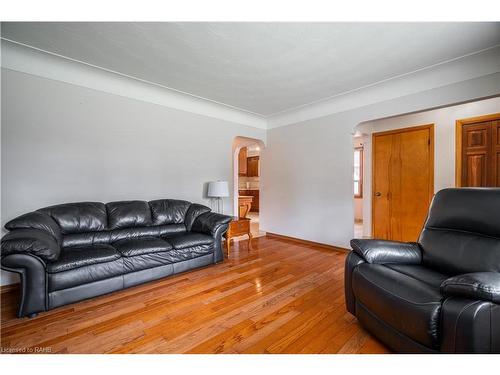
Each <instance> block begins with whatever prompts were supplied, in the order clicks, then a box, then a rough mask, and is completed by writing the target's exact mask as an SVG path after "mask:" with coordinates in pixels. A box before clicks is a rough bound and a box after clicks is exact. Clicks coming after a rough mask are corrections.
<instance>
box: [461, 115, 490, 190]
mask: <svg viewBox="0 0 500 375" xmlns="http://www.w3.org/2000/svg"><path fill="white" fill-rule="evenodd" d="M491 132H492V129H491V121H488V122H480V123H476V124H468V125H464V126H463V127H462V141H463V142H462V186H469V187H485V186H492V184H493V180H492V179H493V177H494V176H493V169H492V168H493V167H492V165H491V164H492V160H491V158H492V155H491V142H492V134H491Z"/></svg>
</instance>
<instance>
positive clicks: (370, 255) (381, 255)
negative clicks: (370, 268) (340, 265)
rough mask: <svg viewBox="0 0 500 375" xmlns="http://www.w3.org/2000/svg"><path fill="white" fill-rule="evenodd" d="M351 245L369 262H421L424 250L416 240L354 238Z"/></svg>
mask: <svg viewBox="0 0 500 375" xmlns="http://www.w3.org/2000/svg"><path fill="white" fill-rule="evenodd" d="M351 247H352V249H353V250H354V252H355V253H356V254H358V255H359V256H360V257H362V258H363V259H364V260H365V261H367V262H368V263H375V264H384V263H399V264H420V263H421V262H422V251H421V250H420V246H419V245H418V244H417V243H416V242H398V241H386V240H361V239H354V240H351Z"/></svg>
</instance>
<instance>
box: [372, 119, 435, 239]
mask: <svg viewBox="0 0 500 375" xmlns="http://www.w3.org/2000/svg"><path fill="white" fill-rule="evenodd" d="M372 180H373V184H372V191H373V199H372V227H373V228H372V229H373V231H372V232H373V237H374V238H379V239H388V240H396V241H416V240H417V237H418V235H419V233H420V231H421V229H422V226H423V224H424V221H425V218H426V217H427V211H428V209H429V205H430V202H431V199H432V195H433V193H434V126H433V125H424V126H418V127H412V128H406V129H399V130H395V131H389V132H382V133H375V134H373V179H372Z"/></svg>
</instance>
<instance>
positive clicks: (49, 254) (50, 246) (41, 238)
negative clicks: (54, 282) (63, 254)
mask: <svg viewBox="0 0 500 375" xmlns="http://www.w3.org/2000/svg"><path fill="white" fill-rule="evenodd" d="M60 251H61V248H60V246H59V244H58V243H57V241H56V239H55V238H54V237H53V236H51V235H50V234H49V233H48V232H45V231H42V230H40V229H16V230H14V231H12V232H10V233H8V234H7V235H5V236H4V237H3V238H2V256H6V255H10V254H22V253H27V254H33V255H36V256H38V257H40V258H41V259H43V260H44V261H46V262H50V261H54V260H56V259H57V258H58V257H59V253H60Z"/></svg>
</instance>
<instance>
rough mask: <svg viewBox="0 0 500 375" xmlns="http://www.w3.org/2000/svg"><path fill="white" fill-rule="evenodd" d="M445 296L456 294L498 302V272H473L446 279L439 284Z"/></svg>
mask: <svg viewBox="0 0 500 375" xmlns="http://www.w3.org/2000/svg"><path fill="white" fill-rule="evenodd" d="M441 293H442V294H443V295H445V296H446V297H451V296H456V297H465V298H471V299H479V300H484V301H491V302H493V303H498V304H500V273H498V272H475V273H467V274H464V275H458V276H454V277H450V278H449V279H446V280H445V281H443V283H442V284H441Z"/></svg>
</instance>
